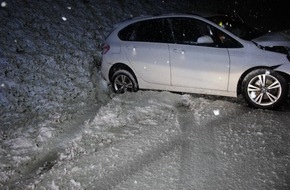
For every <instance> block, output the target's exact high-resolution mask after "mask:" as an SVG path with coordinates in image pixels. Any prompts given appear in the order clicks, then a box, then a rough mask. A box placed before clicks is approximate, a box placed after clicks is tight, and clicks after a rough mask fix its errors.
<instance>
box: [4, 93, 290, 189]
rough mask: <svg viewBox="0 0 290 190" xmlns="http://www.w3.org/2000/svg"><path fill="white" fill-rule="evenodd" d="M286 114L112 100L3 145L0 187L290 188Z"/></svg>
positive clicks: (241, 106)
mask: <svg viewBox="0 0 290 190" xmlns="http://www.w3.org/2000/svg"><path fill="white" fill-rule="evenodd" d="M289 112H290V109H289V107H286V108H285V110H283V111H269V110H268V111H267V110H257V109H251V108H248V107H247V105H246V104H245V103H244V102H243V101H242V100H235V99H225V98H211V97H206V96H205V97H199V96H193V95H180V94H173V93H169V92H152V91H139V92H137V93H126V94H123V95H118V96H115V97H113V98H112V99H111V100H110V101H109V102H108V103H107V104H106V105H104V106H102V107H100V108H98V109H93V107H92V108H89V109H88V110H85V111H82V112H80V113H78V116H76V117H74V120H70V121H68V122H63V123H57V122H53V121H46V122H45V123H40V124H39V125H41V126H42V127H41V128H40V129H39V131H38V135H37V136H36V138H32V137H30V133H31V131H32V130H34V129H33V126H31V128H30V129H27V131H22V135H20V134H19V135H18V137H17V138H16V137H15V139H9V140H7V141H4V142H3V143H4V145H5V146H2V148H1V149H2V153H1V162H2V165H1V166H2V168H3V165H5V166H6V170H5V171H1V175H0V177H1V178H0V179H1V187H2V188H4V189H98V190H101V189H124V190H125V189H126V190H127V189H132V190H133V189H134V190H136V189H158V190H161V189H164V190H165V189H166V190H169V189H176V190H181V189H199V190H203V189H215V190H216V189H263V190H264V189H277V190H278V189H279V190H281V189H289V188H290V177H289V176H290V165H289V164H290V149H289V147H290V125H289V124H290V118H289ZM16 142H17V143H18V144H17V145H16ZM3 151H4V152H5V153H6V154H5V155H4V154H3ZM3 161H4V162H3ZM8 168H9V169H8Z"/></svg>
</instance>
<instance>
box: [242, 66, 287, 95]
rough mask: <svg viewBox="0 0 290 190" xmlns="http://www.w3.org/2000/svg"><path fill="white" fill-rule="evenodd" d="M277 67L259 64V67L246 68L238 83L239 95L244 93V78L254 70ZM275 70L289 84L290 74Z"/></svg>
mask: <svg viewBox="0 0 290 190" xmlns="http://www.w3.org/2000/svg"><path fill="white" fill-rule="evenodd" d="M276 68H277V66H273V67H266V66H258V67H252V68H250V69H248V70H246V71H245V72H244V73H243V74H242V75H241V77H240V79H239V82H238V85H237V96H239V95H240V94H242V83H243V80H244V79H245V77H246V76H247V75H248V74H249V73H250V72H252V71H254V70H257V69H270V70H275V69H276ZM275 72H277V73H278V74H279V75H281V76H282V77H283V78H284V79H285V80H286V82H287V84H288V86H289V83H290V75H288V74H287V73H284V72H282V71H278V70H275Z"/></svg>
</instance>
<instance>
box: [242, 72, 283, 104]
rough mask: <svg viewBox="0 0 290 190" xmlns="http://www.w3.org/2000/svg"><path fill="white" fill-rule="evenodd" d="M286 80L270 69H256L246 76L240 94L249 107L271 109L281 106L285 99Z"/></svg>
mask: <svg viewBox="0 0 290 190" xmlns="http://www.w3.org/2000/svg"><path fill="white" fill-rule="evenodd" d="M287 91H288V86H287V83H286V80H285V79H284V78H283V77H282V76H281V75H279V74H278V73H276V72H275V71H273V70H270V69H257V70H254V71H251V72H250V73H248V74H247V75H246V77H245V78H244V80H243V82H242V93H243V96H244V98H245V100H246V101H247V103H248V104H249V105H250V106H253V107H255V108H263V109H272V108H278V107H280V106H281V104H282V103H283V102H285V99H286V97H287Z"/></svg>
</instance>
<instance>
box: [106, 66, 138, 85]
mask: <svg viewBox="0 0 290 190" xmlns="http://www.w3.org/2000/svg"><path fill="white" fill-rule="evenodd" d="M120 69H124V70H126V71H129V72H130V73H131V74H132V75H133V77H134V78H135V80H136V81H137V84H138V80H137V77H136V75H135V73H134V71H133V70H132V69H131V68H130V67H129V66H128V65H126V64H124V63H115V64H114V65H113V66H112V67H111V68H110V71H109V79H110V82H112V78H113V75H114V73H115V72H116V71H118V70H120Z"/></svg>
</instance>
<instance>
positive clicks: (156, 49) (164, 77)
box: [119, 19, 172, 85]
mask: <svg viewBox="0 0 290 190" xmlns="http://www.w3.org/2000/svg"><path fill="white" fill-rule="evenodd" d="M165 22H167V20H166V19H151V20H146V21H140V22H137V23H134V24H132V25H130V26H128V27H127V28H125V29H124V30H123V31H120V34H119V37H120V38H121V39H122V38H123V39H126V41H125V42H124V43H122V44H123V45H122V50H123V51H124V52H125V55H126V57H127V59H128V60H129V62H130V64H131V66H132V67H133V68H134V71H135V72H136V73H137V74H138V75H139V76H140V77H141V78H142V80H144V81H146V82H148V83H154V84H162V85H170V63H169V51H168V43H167V42H168V41H172V36H170V33H168V30H167V29H166V28H165V27H168V25H165ZM126 30H127V31H126Z"/></svg>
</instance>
